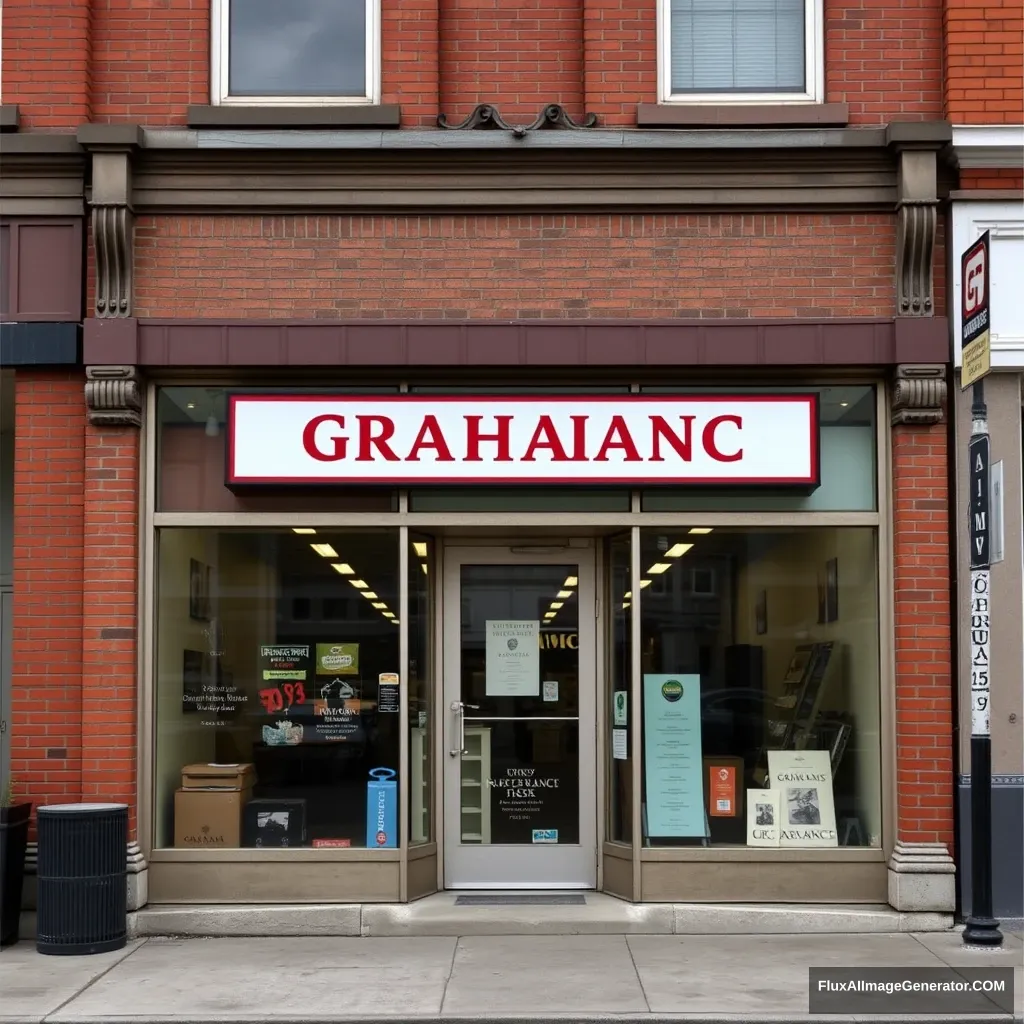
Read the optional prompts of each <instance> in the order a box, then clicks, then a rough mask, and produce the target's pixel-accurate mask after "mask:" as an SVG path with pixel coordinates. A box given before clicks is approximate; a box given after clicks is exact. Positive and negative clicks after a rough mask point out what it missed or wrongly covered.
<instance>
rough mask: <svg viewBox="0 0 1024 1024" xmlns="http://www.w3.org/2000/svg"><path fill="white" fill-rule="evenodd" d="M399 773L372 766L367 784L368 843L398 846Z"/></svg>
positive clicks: (384, 848)
mask: <svg viewBox="0 0 1024 1024" xmlns="http://www.w3.org/2000/svg"><path fill="white" fill-rule="evenodd" d="M397 774H398V773H397V772H395V771H394V770H393V769H391V768H371V769H370V781H369V782H368V783H367V784H366V845H367V846H368V847H376V848H377V849H379V850H386V849H388V848H389V847H396V846H398V783H397V782H396V781H395V776H396V775H397Z"/></svg>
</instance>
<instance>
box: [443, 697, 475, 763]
mask: <svg viewBox="0 0 1024 1024" xmlns="http://www.w3.org/2000/svg"><path fill="white" fill-rule="evenodd" d="M449 707H450V708H451V710H452V711H453V712H454V713H455V714H456V715H458V718H459V749H458V750H449V751H448V755H449V757H461V756H462V755H463V754H465V753H466V708H471V709H472V710H473V711H479V710H480V705H479V704H465V703H463V702H462V701H461V700H453V701H452V702H451V704H450V705H449Z"/></svg>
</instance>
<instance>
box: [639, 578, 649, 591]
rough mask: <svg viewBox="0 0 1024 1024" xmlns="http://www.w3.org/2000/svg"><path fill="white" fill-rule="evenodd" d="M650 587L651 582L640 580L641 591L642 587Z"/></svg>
mask: <svg viewBox="0 0 1024 1024" xmlns="http://www.w3.org/2000/svg"><path fill="white" fill-rule="evenodd" d="M650 585H651V581H650V580H641V581H640V589H641V590H643V589H644V587H649V586H650Z"/></svg>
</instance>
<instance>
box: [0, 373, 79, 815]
mask: <svg viewBox="0 0 1024 1024" xmlns="http://www.w3.org/2000/svg"><path fill="white" fill-rule="evenodd" d="M14 415H15V423H14V435H15V436H14V443H15V449H14V624H13V625H14V629H13V645H12V686H11V770H12V772H13V774H14V776H15V779H16V780H17V790H18V793H19V795H21V796H24V797H27V798H28V799H30V800H31V801H32V802H33V804H36V805H39V804H48V803H60V802H62V801H65V800H67V801H77V800H79V799H80V798H81V796H82V693H81V684H82V544H83V505H82V499H83V469H84V459H83V444H84V433H85V403H84V401H83V397H82V379H81V377H80V375H78V374H75V373H42V372H37V371H22V370H19V371H17V373H16V375H15V411H14Z"/></svg>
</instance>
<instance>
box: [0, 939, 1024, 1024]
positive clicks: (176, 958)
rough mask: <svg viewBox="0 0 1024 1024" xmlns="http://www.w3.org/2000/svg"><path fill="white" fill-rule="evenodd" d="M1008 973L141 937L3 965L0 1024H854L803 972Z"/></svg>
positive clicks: (734, 947) (625, 942) (479, 947)
mask: <svg viewBox="0 0 1024 1024" xmlns="http://www.w3.org/2000/svg"><path fill="white" fill-rule="evenodd" d="M812 966H816V967H861V966H865V967H866V966H886V967H938V968H941V967H943V966H946V967H949V968H952V969H953V970H956V969H957V968H962V967H988V966H1001V967H1005V966H1012V967H1014V968H1016V970H1015V978H1016V1003H1015V1008H1016V1013H1015V1017H1013V1018H1011V1017H1010V1016H1009V1015H1006V1014H1003V1015H991V1016H976V1017H966V1018H965V1017H964V1016H962V1015H948V1014H947V1015H939V1014H935V1015H931V1016H928V1015H917V1014H915V1015H914V1018H913V1019H914V1020H915V1021H916V1022H918V1024H925V1022H928V1021H932V1020H964V1019H967V1020H971V1019H973V1020H975V1021H980V1022H984V1021H996V1020H1011V1019H1016V1020H1020V1019H1021V1016H1022V995H1024V978H1022V973H1024V945H1022V941H1021V935H1020V933H1009V934H1007V935H1006V941H1005V943H1004V946H1003V948H1002V949H1001V950H999V951H996V952H979V951H975V950H965V949H964V948H963V946H962V943H961V938H960V935H959V932H956V931H953V932H938V933H927V934H907V933H900V934H859V935H701V936H683V935H532V936H530V935H505V936H501V935H478V936H471V937H435V938H402V937H396V938H342V937H326V936H324V937H311V938H298V937H295V938H292V937H287V938H223V939H160V938H151V939H141V940H134V941H133V942H131V943H130V944H129V946H128V947H127V948H125V949H124V950H121V951H119V952H117V953H110V954H100V955H97V956H90V957H53V956H40V955H39V954H37V953H36V951H35V946H34V944H33V943H30V942H23V943H20V944H19V945H17V946H14V947H12V948H10V949H7V950H4V951H3V952H2V953H0V1021H10V1022H13V1021H18V1022H19V1024H42V1022H54V1024H78V1022H81V1024H100V1022H115V1021H116V1022H117V1024H128V1022H146V1024H159V1022H165V1021H166V1022H175V1024H182V1022H186V1021H187V1022H190V1024H192V1022H194V1024H203V1022H207V1021H211V1022H212V1021H216V1022H218V1024H229V1022H238V1024H243V1022H244V1024H249V1022H257V1021H260V1022H263V1021H281V1022H288V1024H297V1022H300V1021H302V1022H327V1021H340V1022H355V1021H369V1020H378V1021H379V1020H388V1021H420V1020H423V1021H427V1020H438V1019H443V1020H446V1021H448V1022H456V1021H459V1020H475V1021H479V1020H493V1021H508V1022H511V1021H513V1020H518V1021H531V1022H540V1021H544V1020H556V1019H557V1020H560V1021H563V1022H564V1021H572V1020H576V1021H586V1020H615V1021H618V1020H629V1021H634V1022H636V1021H646V1022H648V1024H653V1022H656V1021H662V1020H686V1021H691V1022H699V1021H724V1020H730V1021H810V1020H815V1019H817V1020H829V1021H853V1020H906V1019H908V1018H907V1017H906V1016H896V1017H880V1016H829V1017H825V1018H812V1017H810V1016H809V1015H808V1013H807V988H808V976H807V971H808V968H809V967H812Z"/></svg>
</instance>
